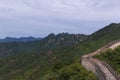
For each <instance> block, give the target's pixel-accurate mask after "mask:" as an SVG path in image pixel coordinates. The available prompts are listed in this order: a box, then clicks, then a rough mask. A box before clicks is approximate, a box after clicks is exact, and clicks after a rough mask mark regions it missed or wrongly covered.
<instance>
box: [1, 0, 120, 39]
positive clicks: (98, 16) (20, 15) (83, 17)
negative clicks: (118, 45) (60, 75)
mask: <svg viewBox="0 0 120 80" xmlns="http://www.w3.org/2000/svg"><path fill="white" fill-rule="evenodd" d="M113 22H115V23H119V22H120V0H0V38H3V37H6V36H10V37H21V36H35V37H44V36H46V35H48V34H49V33H60V32H70V33H84V34H90V33H92V32H94V31H96V30H98V29H100V28H102V27H104V26H105V25H108V24H110V23H113Z"/></svg>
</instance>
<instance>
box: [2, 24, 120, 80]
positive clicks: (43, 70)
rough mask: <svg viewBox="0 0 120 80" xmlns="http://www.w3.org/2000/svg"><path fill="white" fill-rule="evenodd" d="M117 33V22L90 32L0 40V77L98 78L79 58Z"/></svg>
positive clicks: (32, 79)
mask: <svg viewBox="0 0 120 80" xmlns="http://www.w3.org/2000/svg"><path fill="white" fill-rule="evenodd" d="M119 35H120V24H115V23H113V24H110V25H108V26H106V27H105V28H103V29H100V30H99V31H97V32H95V33H93V34H91V35H83V34H68V33H61V34H58V35H55V34H53V33H52V34H50V35H48V36H47V37H45V38H43V39H42V40H40V41H39V40H37V41H28V42H6V43H0V80H97V78H96V76H95V75H94V74H93V73H92V72H88V71H87V70H85V69H84V68H83V67H82V66H81V64H80V58H81V56H82V55H83V54H88V53H90V52H92V51H95V50H97V49H99V48H100V47H102V46H103V45H105V44H107V43H109V42H111V41H114V40H117V39H120V36H119ZM111 36H112V37H111Z"/></svg>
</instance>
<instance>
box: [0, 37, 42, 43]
mask: <svg viewBox="0 0 120 80" xmlns="http://www.w3.org/2000/svg"><path fill="white" fill-rule="evenodd" d="M41 39H42V38H34V37H21V38H12V37H6V38H5V39H0V43H3V42H28V41H36V40H41Z"/></svg>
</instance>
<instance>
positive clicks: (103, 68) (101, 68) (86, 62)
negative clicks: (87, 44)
mask: <svg viewBox="0 0 120 80" xmlns="http://www.w3.org/2000/svg"><path fill="white" fill-rule="evenodd" d="M118 46H120V40H116V41H113V42H111V43H109V44H107V45H105V46H104V47H102V48H100V49H99V50H97V51H95V52H93V53H90V54H88V55H84V56H82V61H81V63H82V65H83V66H84V67H85V68H86V69H87V70H88V71H92V72H93V73H95V74H96V75H97V77H98V79H99V80H120V75H118V74H117V73H116V72H115V71H114V70H113V69H112V68H111V67H110V66H109V64H107V63H106V62H103V61H101V60H98V59H95V58H93V56H94V55H96V54H101V52H103V51H106V50H107V49H109V48H111V49H115V48H116V47H118Z"/></svg>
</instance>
